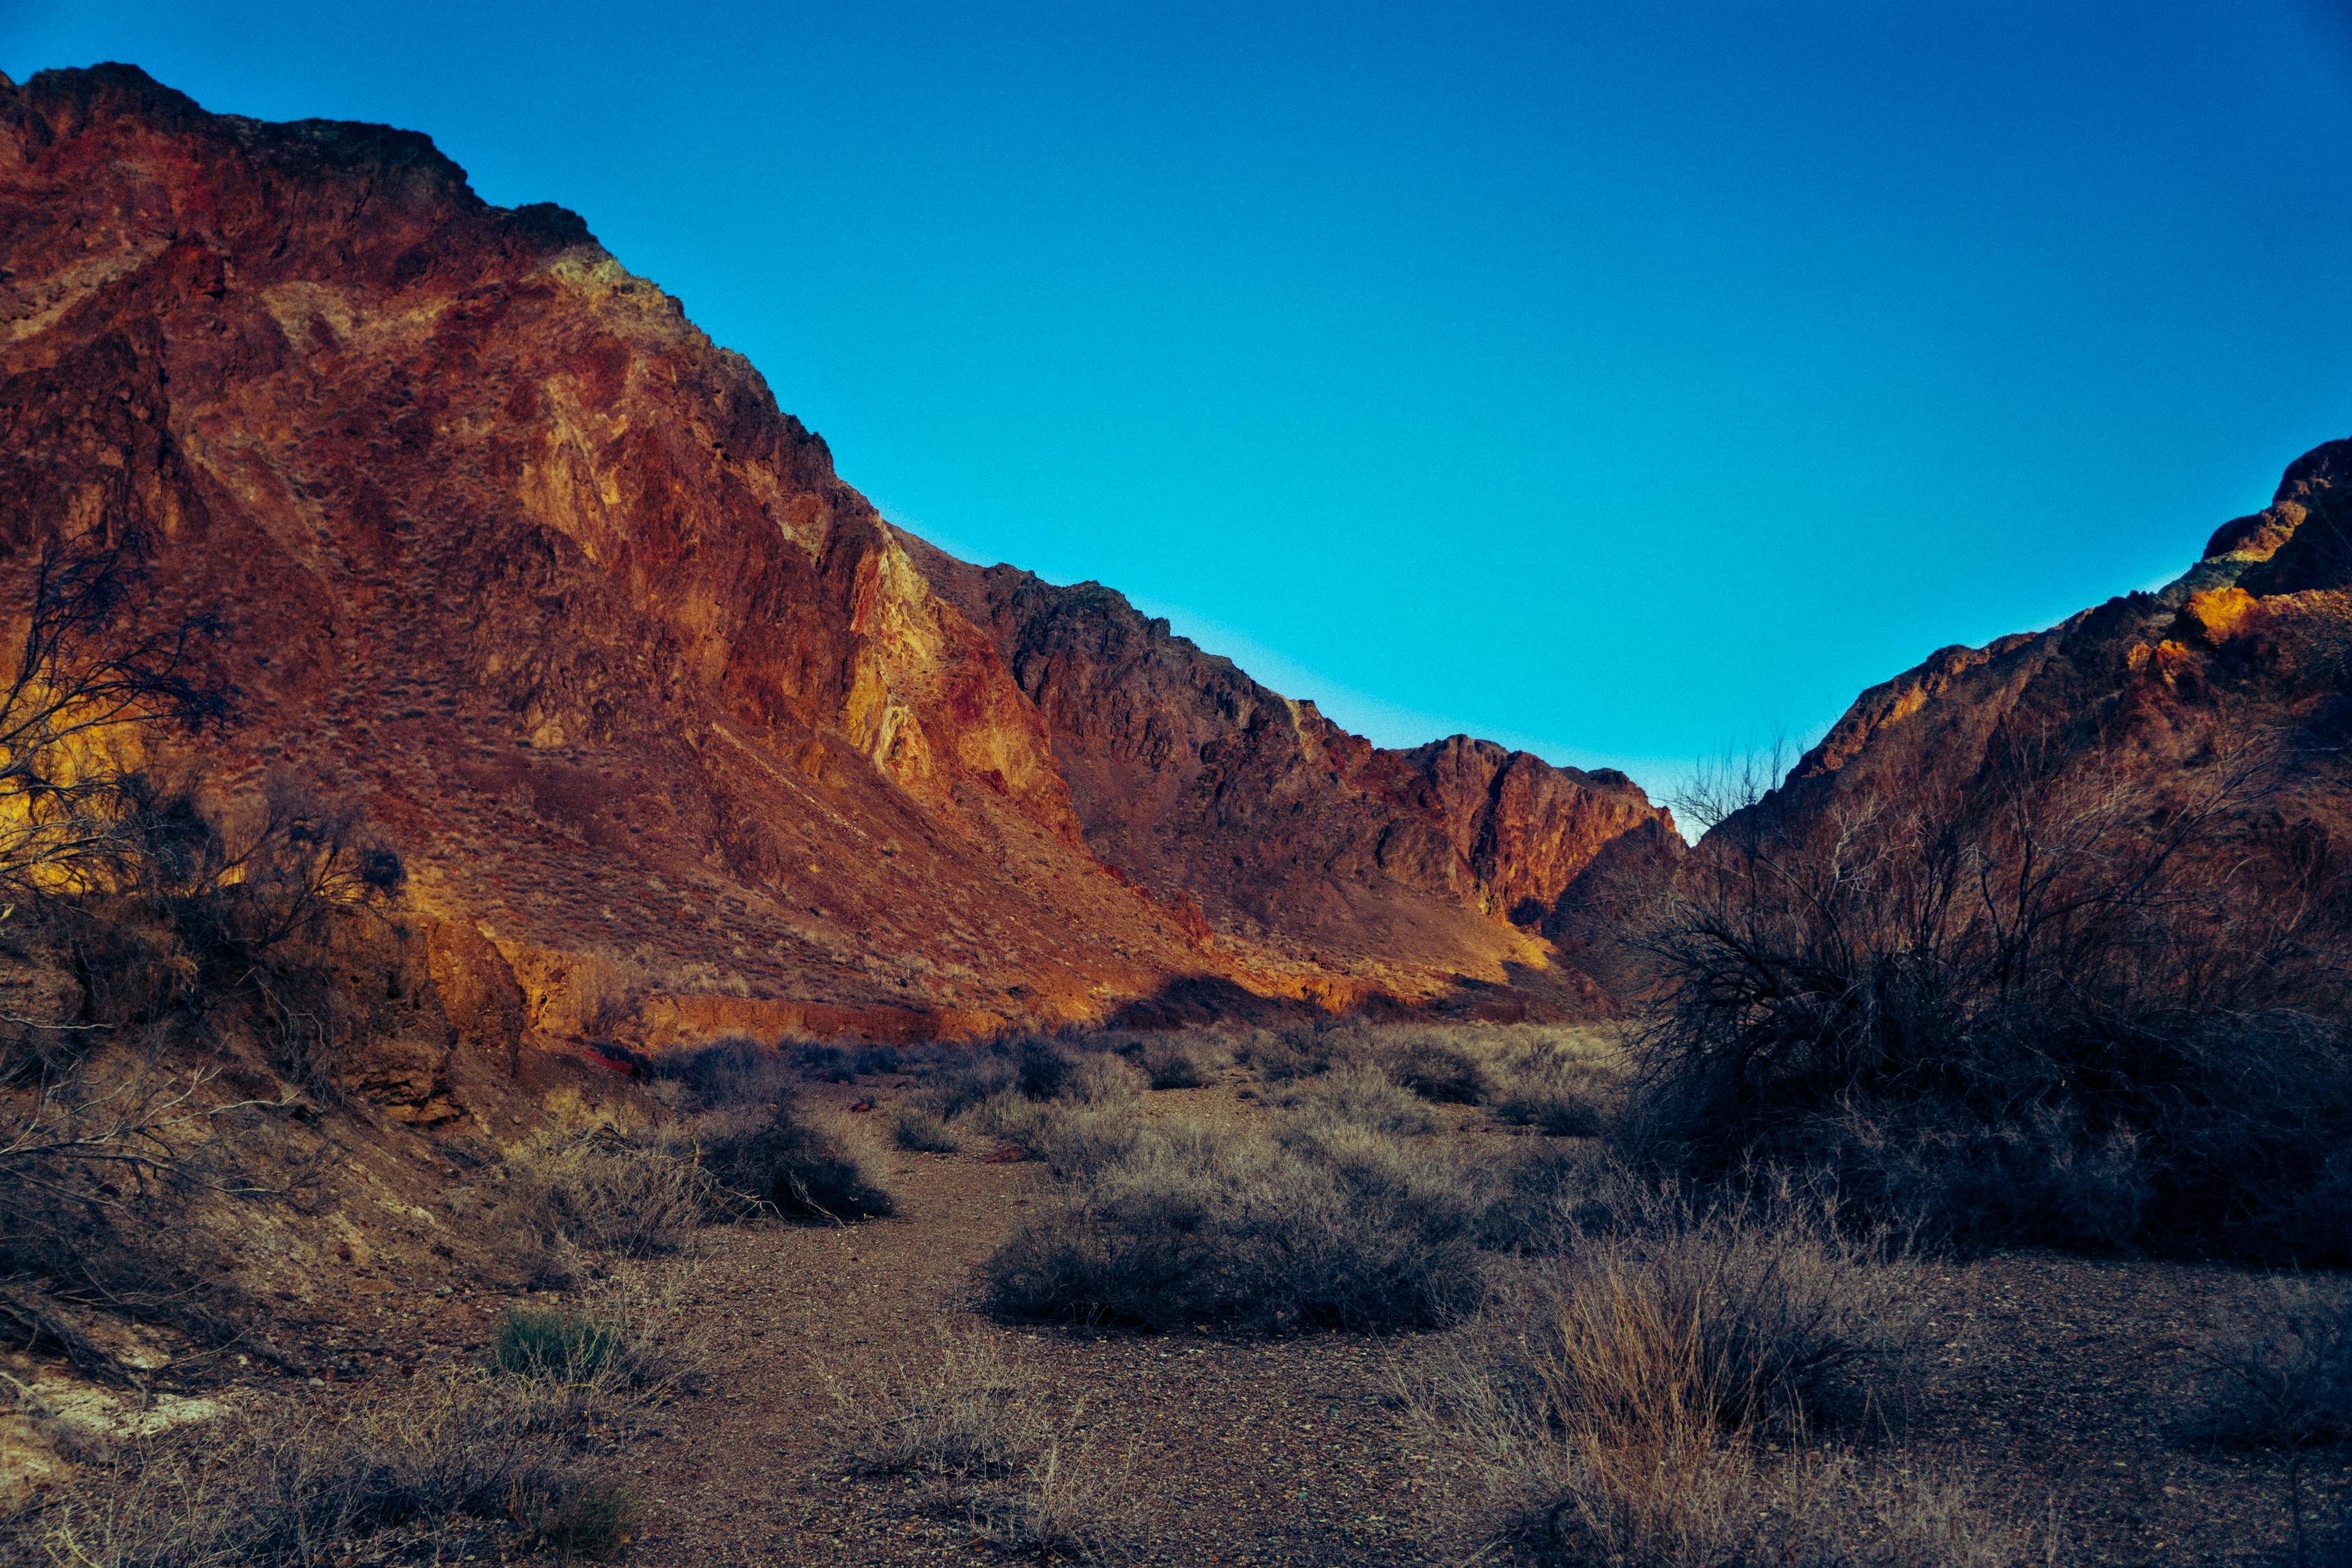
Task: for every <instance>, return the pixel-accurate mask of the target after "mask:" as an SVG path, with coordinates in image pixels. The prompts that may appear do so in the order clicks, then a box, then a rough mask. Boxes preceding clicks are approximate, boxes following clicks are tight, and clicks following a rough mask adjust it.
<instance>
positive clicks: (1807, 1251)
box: [1405, 1189, 2035, 1568]
mask: <svg viewBox="0 0 2352 1568" xmlns="http://www.w3.org/2000/svg"><path fill="white" fill-rule="evenodd" d="M1913 1284H1914V1281H1913V1279H1911V1271H1910V1268H1909V1266H1908V1265H1907V1264H1906V1263H1905V1262H1903V1261H1902V1260H1901V1259H1900V1258H1888V1257H1886V1256H1884V1255H1883V1254H1881V1253H1879V1252H1877V1251H1875V1250H1873V1249H1870V1248H1866V1247H1863V1246H1861V1245H1860V1244H1858V1243H1856V1242H1854V1241H1853V1240H1852V1239H1851V1238H1850V1237H1848V1236H1847V1235H1846V1234H1845V1232H1844V1231H1843V1229H1842V1228H1841V1226H1839V1225H1838V1224H1837V1223H1836V1216H1835V1215H1834V1214H1833V1213H1832V1212H1831V1211H1830V1210H1829V1209H1827V1208H1826V1207H1825V1206H1824V1205H1821V1204H1819V1203H1817V1202H1809V1201H1806V1200H1805V1199H1804V1198H1803V1197H1802V1196H1801V1195H1793V1194H1778V1195H1776V1198H1775V1200H1774V1201H1773V1202H1772V1203H1770V1204H1769V1205H1758V1204H1748V1205H1730V1206H1725V1207H1718V1208H1715V1209H1708V1210H1694V1209H1693V1208H1691V1207H1690V1206H1689V1205H1687V1204H1686V1203H1685V1202H1684V1201H1682V1200H1680V1199H1677V1198H1675V1197H1673V1196H1671V1195H1668V1194H1657V1193H1650V1194H1640V1193H1638V1192H1635V1191H1633V1190H1631V1189H1627V1190H1625V1191H1624V1192H1623V1193H1622V1194H1621V1199H1620V1203H1619V1206H1618V1211H1617V1213H1616V1214H1615V1215H1613V1217H1612V1226H1611V1228H1609V1229H1607V1230H1605V1231H1603V1230H1587V1231H1585V1232H1583V1233H1581V1234H1580V1235H1579V1236H1578V1237H1576V1241H1575V1245H1573V1246H1572V1247H1570V1250H1569V1251H1568V1253H1567V1255H1566V1256H1565V1257H1564V1258H1563V1259H1562V1260H1561V1262H1560V1263H1559V1265H1558V1267H1557V1268H1556V1270H1554V1271H1552V1272H1550V1273H1549V1274H1548V1275H1546V1276H1545V1277H1543V1278H1540V1279H1536V1280H1534V1281H1532V1282H1529V1283H1527V1284H1525V1285H1523V1286H1522V1287H1520V1288H1518V1289H1514V1290H1511V1291H1509V1292H1507V1293H1506V1294H1504V1295H1502V1296H1500V1297H1499V1298H1498V1299H1497V1300H1496V1301H1494V1302H1493V1303H1492V1304H1491V1305H1490V1306H1489V1307H1488V1308H1487V1309H1486V1310H1485V1311H1484V1312H1482V1313H1481V1314H1480V1315H1479V1316H1478V1317H1477V1318H1476V1319H1475V1320H1474V1321H1472V1322H1470V1323H1469V1324H1467V1325H1465V1327H1464V1328H1463V1329H1462V1330H1461V1331H1458V1332H1457V1333H1456V1334H1455V1335H1454V1337H1453V1339H1452V1340H1451V1341H1450V1342H1448V1343H1446V1344H1444V1346H1443V1347H1442V1348H1440V1349H1439V1350H1437V1351H1436V1352H1433V1354H1432V1355H1430V1356H1429V1357H1428V1358H1426V1360H1425V1361H1424V1362H1423V1363H1422V1365H1421V1366H1419V1367H1418V1368H1417V1369H1416V1370H1415V1372H1414V1373H1413V1374H1412V1377H1411V1380H1410V1382H1409V1384H1408V1386H1407V1388H1406V1391H1405V1394H1406V1408H1407V1412H1408V1415H1409V1419H1410V1421H1411V1423H1412V1426H1413V1427H1414V1428H1415V1429H1416V1431H1417V1432H1418V1434H1419V1436H1421V1437H1422V1438H1423V1439H1424V1440H1426V1441H1428V1442H1430V1443H1432V1444H1433V1445H1435V1446H1436V1447H1437V1448H1438V1449H1440V1450H1442V1451H1444V1452H1445V1453H1446V1454H1448V1455H1449V1456H1450V1457H1451V1458H1453V1459H1454V1461H1455V1464H1454V1468H1453V1473H1454V1474H1455V1475H1457V1476H1459V1477H1460V1478H1462V1481H1461V1485H1460V1486H1459V1487H1458V1489H1456V1490H1454V1492H1453V1493H1451V1494H1450V1495H1449V1496H1447V1497H1446V1498H1445V1499H1444V1504H1443V1508H1442V1512H1443V1515H1444V1517H1443V1518H1442V1519H1441V1520H1439V1521H1437V1522H1438V1524H1439V1527H1440V1529H1441V1531H1443V1532H1444V1533H1446V1534H1447V1535H1448V1536H1449V1537H1452V1538H1455V1540H1456V1541H1457V1543H1458V1544H1462V1545H1467V1546H1471V1547H1474V1548H1476V1549H1480V1550H1483V1551H1485V1552H1489V1553H1499V1554H1501V1555H1503V1556H1506V1557H1507V1558H1510V1559H1513V1560H1517V1561H1523V1562H1533V1563H1563V1564H1565V1563H1613V1564H1619V1565H1622V1568H1736V1565H1738V1564H1746V1563H1803V1564H1807V1565H1811V1568H1838V1565H1843V1564H1856V1565H1861V1564H1871V1565H1882V1564H1883V1565H1888V1568H1893V1565H1897V1564H1899V1565H1903V1568H1943V1565H1947V1564H1950V1565H1956V1568H1957V1565H1961V1564H1967V1565H1970V1568H1974V1565H1977V1564H1983V1565H1985V1568H1992V1565H1996V1564H2008V1563H2023V1562H2025V1561H2028V1560H2029V1559H2030V1558H2031V1557H2032V1554H2033V1552H2034V1548H2035V1542H2034V1538H2033V1536H2032V1532H2031V1531H2025V1530H2022V1529H2020V1528H2017V1527H2015V1526H2013V1525H2011V1524H2010V1523H2008V1522H2006V1521H2000V1520H1997V1519H1993V1518H1990V1517H1989V1516H1987V1515H1985V1514H1983V1513H1981V1512H1979V1510H1976V1509H1974V1508H1972V1507H1971V1506H1970V1505H1969V1502H1968V1500H1967V1498H1966V1495H1965V1493H1964V1492H1963V1491H1962V1490H1960V1489H1958V1488H1955V1487H1952V1486H1949V1485H1946V1484H1944V1483H1941V1482H1939V1481H1937V1480H1934V1479H1924V1478H1904V1479H1896V1478H1892V1477H1887V1476H1884V1475H1880V1474H1876V1473H1874V1471H1872V1470H1871V1469H1870V1468H1868V1467H1867V1466H1866V1465H1865V1464H1864V1462H1863V1461H1862V1460H1861V1459H1860V1458H1857V1457H1856V1455H1855V1454H1854V1453H1853V1452H1852V1451H1850V1450H1847V1449H1844V1448H1842V1447H1836V1446H1833V1445H1832V1444H1830V1443H1828V1442H1826V1441H1824V1440H1823V1439H1822V1438H1821V1437H1819V1436H1817V1435H1816V1434H1817V1430H1818V1428H1819V1427H1820V1426H1822V1424H1823V1423H1824V1422H1839V1421H1842V1422H1843V1423H1846V1424H1848V1425H1851V1424H1853V1423H1854V1422H1857V1421H1860V1420H1864V1419H1866V1418H1867V1417H1869V1416H1870V1415H1871V1414H1872V1413H1873V1412H1874V1411H1877V1410H1879V1409H1881V1408H1883V1405H1882V1401H1883V1399H1884V1397H1885V1395H1884V1389H1883V1386H1882V1384H1883V1382H1885V1381H1893V1380H1892V1379H1888V1378H1887V1375H1886V1374H1887V1373H1888V1370H1889V1367H1890V1365H1899V1363H1900V1362H1901V1359H1902V1352H1903V1350H1904V1347H1905V1343H1906V1337H1907V1336H1906V1332H1905V1330H1904V1327H1903V1321H1904V1313H1903V1311H1902V1310H1901V1308H1900V1305H1899V1303H1900V1302H1901V1301H1902V1300H1903V1299H1904V1298H1905V1297H1906V1294H1907V1293H1908V1292H1909V1290H1910V1289H1911V1288H1912V1286H1913Z"/></svg>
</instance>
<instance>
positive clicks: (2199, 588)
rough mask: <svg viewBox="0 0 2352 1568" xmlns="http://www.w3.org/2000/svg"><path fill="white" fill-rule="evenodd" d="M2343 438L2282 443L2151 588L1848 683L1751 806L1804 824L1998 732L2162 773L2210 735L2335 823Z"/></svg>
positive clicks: (2326, 831) (2304, 819) (2344, 673)
mask: <svg viewBox="0 0 2352 1568" xmlns="http://www.w3.org/2000/svg"><path fill="white" fill-rule="evenodd" d="M2347 481H2352V441H2335V442H2330V443H2328V444H2327V445H2326V446H2324V447H2319V448H2317V449H2316V450H2315V451H2313V452H2311V453H2308V454H2307V455H2305V457H2303V458H2298V459H2297V460H2296V461H2295V462H2294V464H2293V465H2292V466H2291V467H2289V468H2288V469H2287V471H2286V475H2285V478H2284V479H2283V480H2282V481H2281V483H2280V485H2279V488H2278V491H2277V494H2276V496H2275V498H2274V499H2273V502H2272V504H2271V505H2270V506H2269V507H2268V508H2266V509H2264V510H2263V511H2260V512H2258V513H2255V514H2253V515H2252V516H2250V517H2242V518H2239V519H2236V520H2234V521H2231V522H2228V523H2225V524H2223V525H2222V526H2221V528H2220V529H2219V530H2218V531H2216V532H2215V533H2214V534H2213V536H2212V539H2211V542H2210V543H2209V544H2208V545H2207V547H2206V550H2205V553H2204V556H2203V558H2202V559H2200V561H2199V562H2198V563H2196V564H2195V565H2194V566H2192V567H2191V568H2190V569H2189V571H2188V572H2187V573H2186V574H2183V575H2182V576H2181V577H2180V578H2179V580H2178V581H2177V582H2175V583H2173V584H2170V585H2168V587H2166V588H2164V589H2163V590H2162V591H2160V592H2158V593H2152V594H2148V593H2141V594H2129V595H2124V596H2122V597H2120V598H2116V599H2111V600H2109V601H2107V602H2106V603H2105V604H2104V605H2098V606H2096V607H2095V608H2092V609H2088V610H2084V611H2083V612H2081V613H2080V614H2078V615H2075V616H2071V617H2070V618H2068V619H2067V620H2065V621H2063V622H2061V623H2060V624H2059V625H2057V626H2053V627H2051V628H2050V629H2048V630H2047V631H2042V632H2033V633H2026V634H2020V635H2016V636H2011V637H2002V638H2000V639H1999V640H1998V641H1996V642H1993V643H1991V644H1990V645H1989V646H1987V647H1982V648H1958V647H1956V648H1946V649H1943V650H1941V651H1940V652H1938V653H1937V654H1935V655H1933V656H1931V657H1930V658H1928V659H1927V662H1926V663H1925V664H1922V665H1921V666H1919V667H1918V668H1916V669H1912V670H1909V671H1907V672H1906V673H1905V674H1903V675H1900V676H1897V677H1896V678H1895V679H1893V680H1890V681H1887V682H1885V683H1884V684H1882V685H1879V686H1875V687H1873V688H1872V689H1869V690H1868V691H1865V692H1864V693H1863V694H1862V696H1861V697H1860V698H1858V699H1857V700H1855V702H1854V704H1853V707H1852V708H1850V709H1849V710H1847V711H1846V713H1845V715H1844V717H1843V718H1842V719H1840V720H1839V721H1838V722H1837V723H1836V724H1835V725H1833V726H1832V728H1831V730H1830V731H1829V733H1828V734H1827V735H1826V736H1825V737H1824V738H1823V739H1822V742H1821V743H1820V744H1819V745H1817V746H1815V747H1814V748H1813V749H1812V750H1811V751H1810V752H1807V753H1806V754H1805V756H1804V757H1803V758H1802V759H1801V760H1800V761H1799V763H1797V765H1796V766H1795V768H1793V769H1792V770H1791V771H1790V774H1789V776H1788V778H1787V779H1786V780H1785V781H1784V782H1783V784H1782V785H1781V787H1780V789H1779V790H1778V791H1776V792H1775V793H1774V795H1772V796H1770V797H1769V798H1768V799H1767V800H1766V801H1765V802H1763V803H1762V805H1760V806H1759V807H1758V808H1757V809H1758V810H1759V811H1760V812H1762V813H1764V814H1766V815H1768V816H1772V817H1774V818H1776V819H1777V820H1779V821H1780V822H1781V823H1782V824H1785V825H1789V826H1797V827H1800V828H1801V827H1803V826H1805V825H1807V824H1809V823H1811V822H1814V821H1818V820H1820V819H1821V818H1822V816H1824V814H1826V813H1827V812H1829V811H1830V810H1831V809H1832V807H1833V806H1834V805H1837V804H1838V803H1840V802H1844V801H1853V800H1857V799H1860V798H1864V797H1867V796H1868V795H1871V794H1873V793H1885V792H1887V791H1892V790H1900V789H1906V788H1911V787H1915V786H1916V784H1917V783H1918V782H1919V781H1922V780H1940V781H1944V782H1948V783H1952V782H1957V783H1962V784H1965V783H1967V782H1968V781H1969V780H1972V779H1974V778H1976V777H1977V776H1978V775H1979V773H1980V772H1981V771H1982V770H1983V769H1984V768H1985V766H1986V765H1987V763H1988V760H1989V759H1990V757H1992V756H1994V755H1995V754H1996V753H1997V752H1998V751H1999V750H2000V748H2001V747H2002V746H2004V745H2007V744H2009V743H2012V742H2021V741H2030V742H2032V744H2033V745H2035V746H2037V747H2042V748H2045V749H2051V750H2053V751H2054V753H2055V755H2056V756H2057V757H2058V758H2060V759H2072V758H2080V759H2083V761H2084V763H2095V765H2098V766H2101V767H2105V768H2110V769H2116V770H2120V771H2121V772H2123V773H2126V774H2138V775H2141V776H2147V777H2162V776H2165V775H2166V774H2167V773H2168V772H2169V771H2171V770H2176V769H2179V768H2181V767H2184V766H2193V765H2196V763H2197V760H2198V759H2200V757H2202V756H2205V755H2207V754H2210V749H2211V748H2212V747H2213V746H2214V744H2215V743H2216V742H2237V741H2240V740H2250V741H2253V742H2257V743H2261V744H2263V745H2265V746H2268V747H2270V748H2272V749H2273V751H2274V753H2275V754H2276V755H2277V756H2278V757H2279V758H2280V759H2281V762H2282V763H2283V765H2284V777H2283V779H2282V780H2281V787H2280V789H2279V791H2278V793H2277V795H2275V797H2274V801H2273V805H2272V808H2271V809H2272V811H2273V816H2276V817H2277V819H2278V821H2279V823H2280V824H2281V825H2282V826H2284V825H2285V824H2287V823H2288V822H2290V821H2292V822H2294V824H2296V825H2297V826H2296V827H2295V831H2297V832H2298V833H2302V834H2305V835H2306V836H2308V835H2309V834H2312V833H2318V834H2321V835H2323V836H2333V837H2342V836H2343V834H2344V833H2345V832H2346V831H2347V829H2352V810H2347V806H2352V796H2347V793H2346V790H2345V785H2346V784H2347V776H2346V769H2345V764H2344V763H2343V758H2344V757H2345V755H2346V754H2347V753H2346V751H2345V742H2346V741H2347V739H2352V684H2347V682H2348V681H2352V593H2347V589H2352V541H2348V540H2347V523H2352V484H2348V483H2347Z"/></svg>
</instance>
